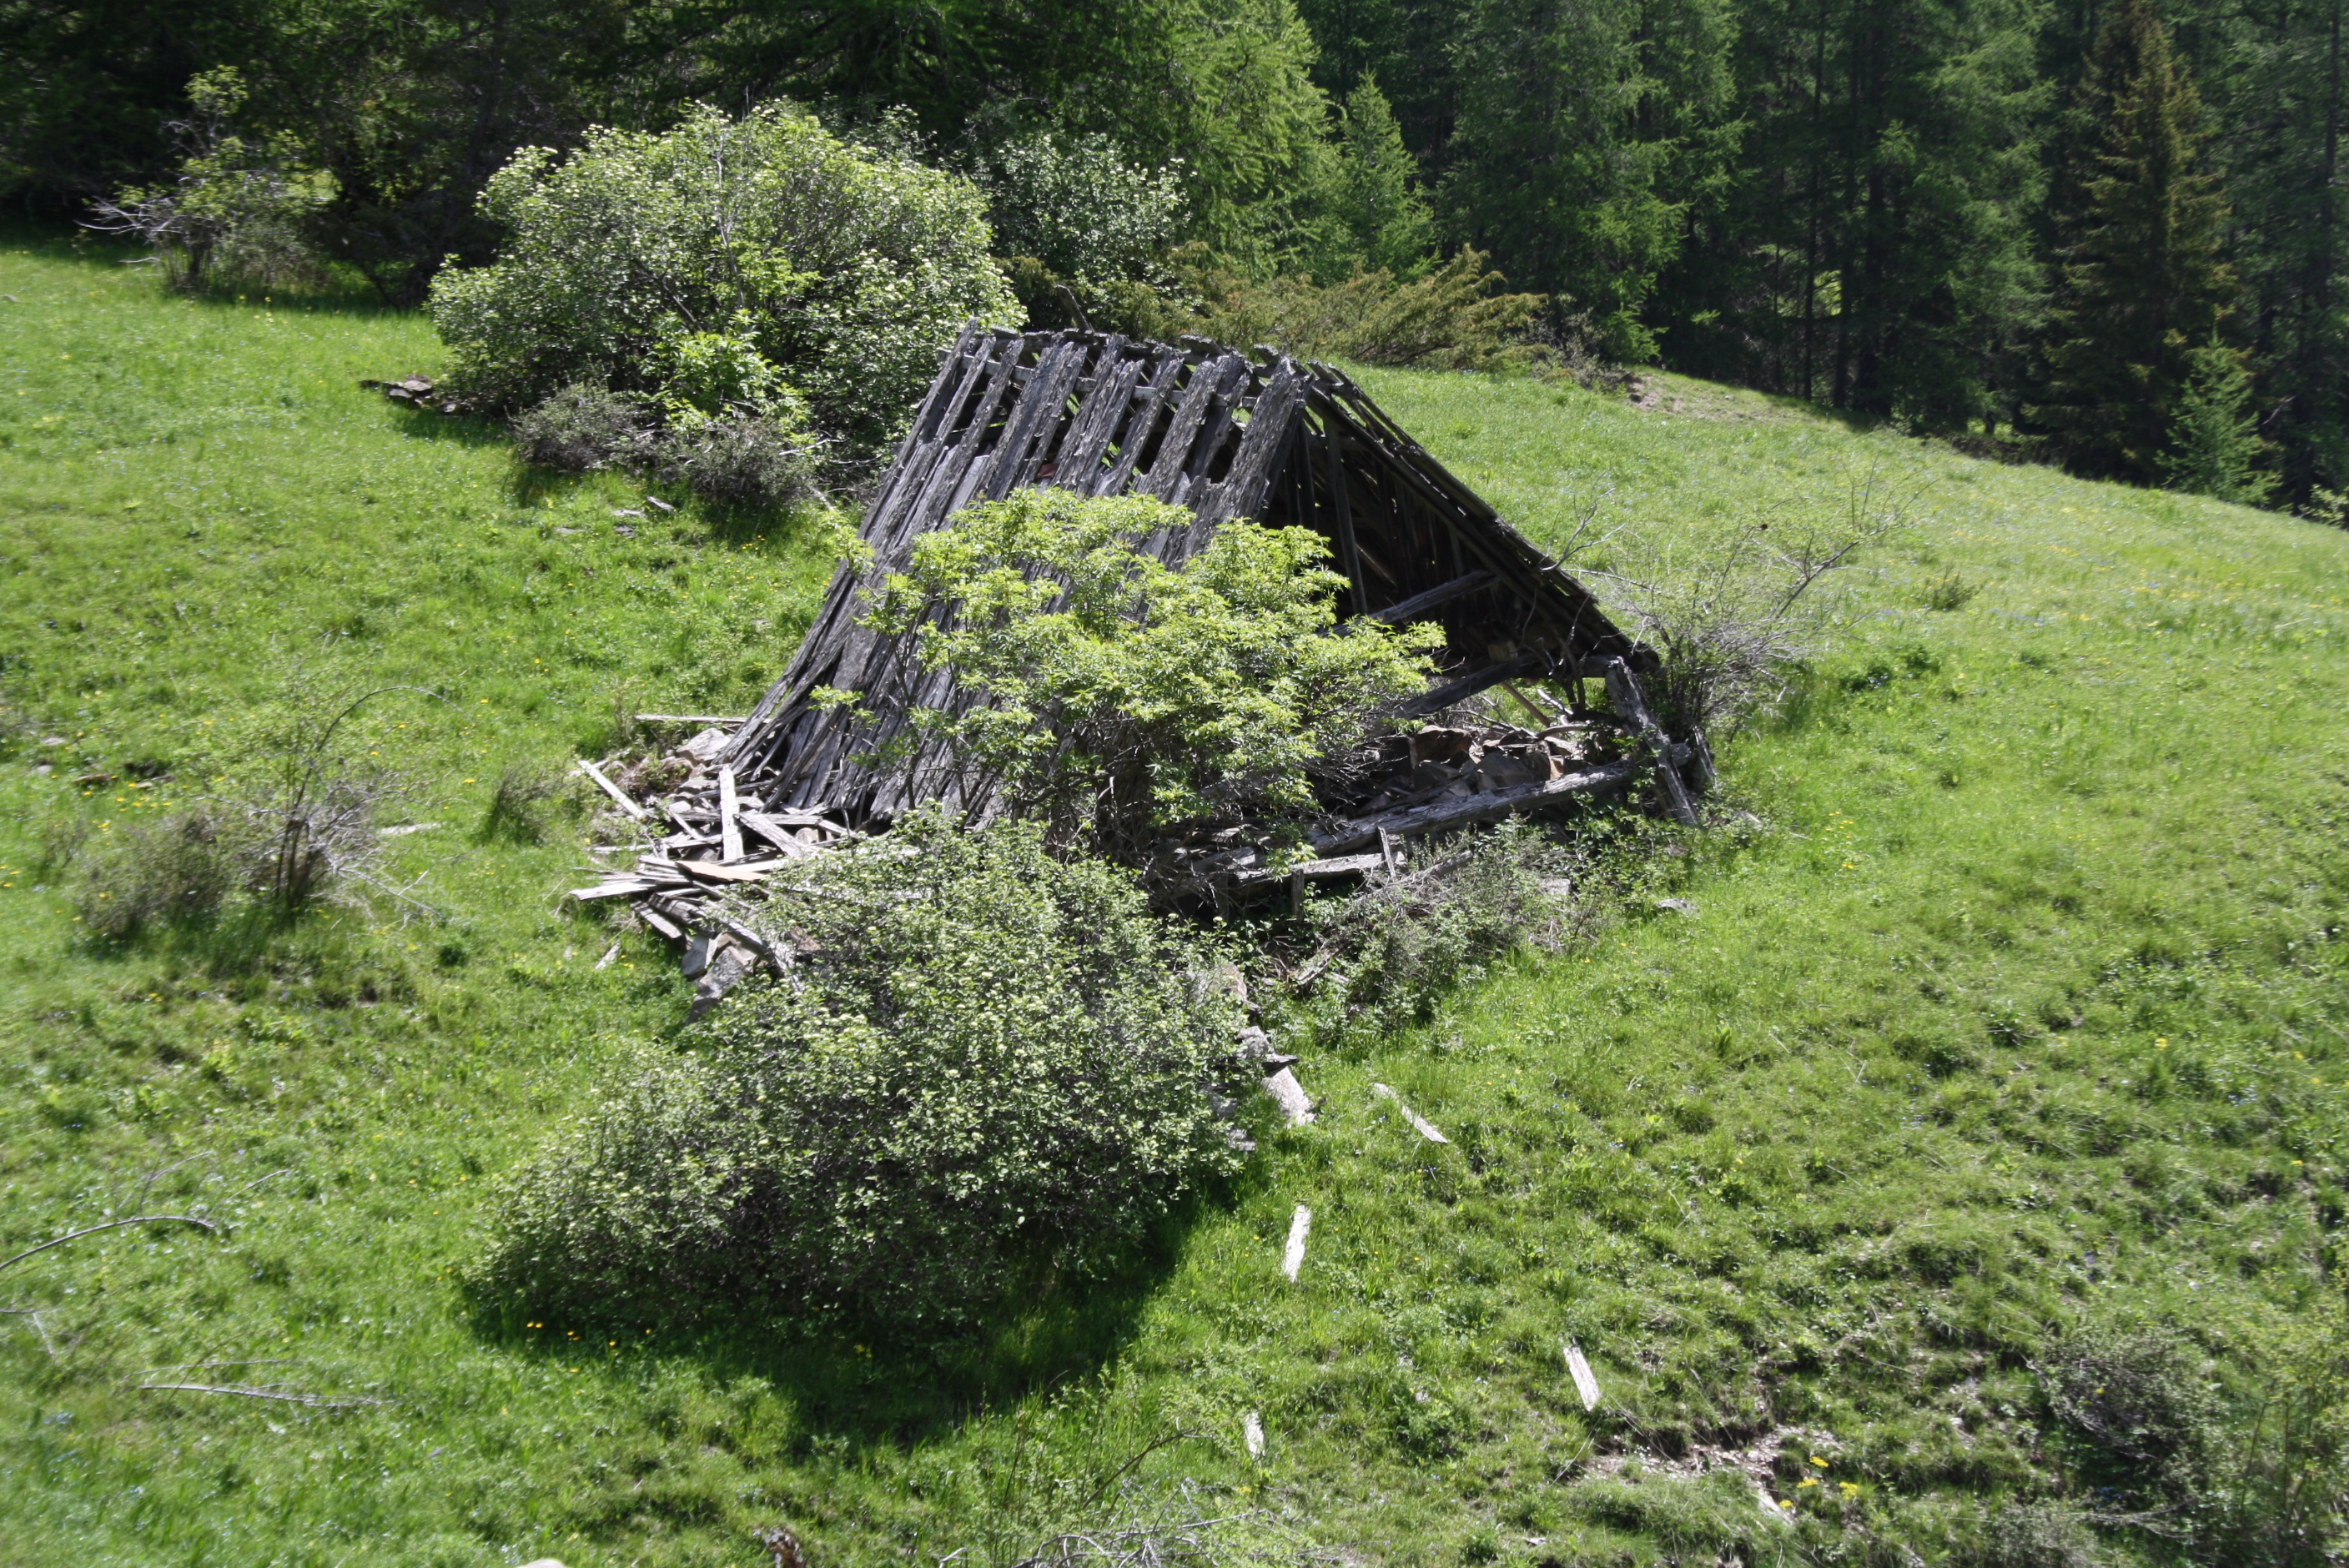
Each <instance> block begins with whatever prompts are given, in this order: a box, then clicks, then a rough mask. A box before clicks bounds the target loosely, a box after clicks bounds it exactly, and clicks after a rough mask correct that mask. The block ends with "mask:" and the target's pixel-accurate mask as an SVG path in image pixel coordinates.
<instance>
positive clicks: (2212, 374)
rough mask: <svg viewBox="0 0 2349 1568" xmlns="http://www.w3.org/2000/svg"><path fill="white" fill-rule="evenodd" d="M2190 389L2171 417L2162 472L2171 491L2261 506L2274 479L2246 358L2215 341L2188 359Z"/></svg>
mask: <svg viewBox="0 0 2349 1568" xmlns="http://www.w3.org/2000/svg"><path fill="white" fill-rule="evenodd" d="M2188 358H2189V375H2188V377H2187V382H2186V389H2185V390H2184V391H2183V392H2181V393H2180V394H2179V395H2178V407H2177V409H2176V411H2175V412H2174V413H2172V415H2171V416H2170V421H2169V449H2168V451H2166V452H2164V453H2163V454H2162V457H2161V471H2162V475H2163V477H2164V478H2165V479H2166V480H2168V484H2169V488H2170V489H2172V490H2187V491H2189V492H2190V493H2192V494H2195V495H2207V496H2211V497H2214V498H2216V499H2217V500H2231V501H2236V502H2239V503H2240V504H2241V505H2244V506H2261V505H2264V504H2265V503H2266V501H2267V499H2268V496H2269V494H2270V493H2271V491H2272V490H2274V489H2275V482H2276V481H2275V476H2274V475H2273V474H2269V473H2262V472H2261V471H2260V460H2261V458H2262V457H2263V456H2264V455H2265V454H2266V451H2267V443H2266V442H2264V441H2262V440H2261V439H2260V434H2259V417H2258V416H2257V415H2256V414H2254V413H2253V412H2252V411H2251V377H2250V375H2249V374H2248V373H2246V372H2245V370H2244V368H2243V356H2242V355H2241V353H2240V351H2238V350H2236V349H2232V348H2230V347H2228V346H2226V345H2225V344H2223V343H2220V341H2218V339H2216V338H2213V339H2211V340H2210V342H2209V344H2208V345H2206V346H2203V347H2200V348H2197V349H2195V350H2193V351H2192V352H2191V353H2190V354H2189V356H2188Z"/></svg>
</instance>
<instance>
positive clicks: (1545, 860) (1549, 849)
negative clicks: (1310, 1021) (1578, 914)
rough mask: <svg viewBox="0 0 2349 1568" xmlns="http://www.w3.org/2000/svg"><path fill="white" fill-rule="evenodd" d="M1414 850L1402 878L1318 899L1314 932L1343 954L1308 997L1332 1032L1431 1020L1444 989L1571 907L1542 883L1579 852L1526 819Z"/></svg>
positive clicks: (1349, 1034)
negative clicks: (1558, 842)
mask: <svg viewBox="0 0 2349 1568" xmlns="http://www.w3.org/2000/svg"><path fill="white" fill-rule="evenodd" d="M1408 853H1409V856H1410V861H1409V864H1408V868H1407V870H1406V873H1405V874H1404V875H1403V876H1402V877H1400V878H1398V879H1397V880H1395V881H1394V882H1390V883H1387V884H1386V885H1384V886H1380V887H1371V888H1366V889H1365V890H1364V891H1363V892H1361V893H1358V894H1356V895H1355V896H1354V897H1352V898H1349V899H1345V900H1342V901H1339V900H1322V901H1317V902H1316V903H1315V904H1314V905H1313V906H1312V910H1311V925H1312V929H1313V932H1314V937H1315V941H1316V943H1317V944H1318V945H1319V946H1320V947H1322V948H1324V949H1327V950H1329V951H1330V952H1331V953H1332V954H1334V955H1335V957H1334V961H1333V963H1332V965H1331V970H1332V973H1331V974H1330V977H1329V978H1328V979H1327V980H1326V981H1325V982H1323V984H1322V985H1320V986H1319V987H1318V988H1317V990H1316V991H1315V993H1314V995H1313V999H1312V1001H1311V1003H1310V1005H1309V1012H1311V1013H1312V1014H1313V1015H1314V1016H1315V1020H1316V1023H1317V1025H1318V1032H1319V1034H1320V1036H1321V1037H1322V1038H1324V1039H1326V1040H1330V1041H1332V1042H1333V1043H1334V1042H1337V1041H1340V1040H1348V1039H1353V1040H1360V1041H1362V1042H1364V1043H1367V1042H1369V1041H1371V1040H1375V1039H1378V1038H1381V1037H1384V1036H1387V1035H1390V1034H1392V1033H1393V1032H1394V1031H1395V1030H1397V1029H1401V1028H1405V1027H1408V1026H1412V1025H1414V1024H1424V1023H1426V1022H1428V1021H1429V1020H1430V1019H1431V1018H1432V1017H1433V1016H1434V1013H1435V1006H1436V1004H1437V1003H1438V1002H1439V1001H1440V1000H1442V998H1443V997H1444V995H1447V994H1449V993H1450V992H1452V991H1454V990H1455V989H1456V988H1458V987H1459V986H1461V985H1466V984H1468V983H1470V982H1472V981H1474V980H1475V979H1476V977H1477V976H1478V975H1481V974H1483V972H1484V967H1485V965H1486V964H1488V963H1489V962H1491V961H1492V960H1493V959H1494V958H1496V957H1498V956H1499V955H1500V954H1504V953H1506V952H1508V951H1509V950H1510V949H1512V948H1514V947H1516V946H1517V945H1519V944H1521V943H1524V942H1526V940H1527V939H1529V938H1532V937H1535V936H1537V935H1541V934H1545V933H1546V932H1547V930H1548V929H1549V928H1550V927H1551V926H1552V925H1553V923H1557V922H1558V921H1560V920H1561V919H1563V918H1564V917H1565V914H1566V904H1565V903H1564V901H1563V900H1561V899H1558V898H1555V897H1552V896H1551V895H1549V894H1547V893H1546V892H1544V891H1543V883H1544V882H1546V881H1552V880H1553V879H1562V878H1564V877H1566V876H1567V874H1568V872H1570V871H1572V870H1575V869H1577V866H1578V861H1577V859H1576V857H1574V856H1573V854H1572V853H1571V852H1570V851H1567V850H1565V849H1562V848H1560V847H1558V846H1557V845H1556V844H1553V843H1551V842H1550V841H1548V840H1547V839H1546V838H1545V837H1544V836H1543V834H1542V831H1541V830H1540V828H1539V827H1537V825H1535V824H1534V823H1531V822H1527V821H1525V820H1512V821H1508V822H1505V823H1503V824H1501V826H1500V827H1499V828H1498V829H1496V830H1493V831H1491V832H1483V833H1475V834H1469V835H1466V836H1464V837H1462V838H1460V839H1457V840H1454V841H1446V842H1442V843H1434V844H1421V845H1417V846H1414V847H1413V849H1412V850H1411V851H1408Z"/></svg>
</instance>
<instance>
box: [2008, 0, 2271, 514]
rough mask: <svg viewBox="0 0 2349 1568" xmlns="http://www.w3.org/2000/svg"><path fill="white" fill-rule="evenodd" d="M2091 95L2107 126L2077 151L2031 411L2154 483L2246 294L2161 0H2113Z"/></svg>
mask: <svg viewBox="0 0 2349 1568" xmlns="http://www.w3.org/2000/svg"><path fill="white" fill-rule="evenodd" d="M2081 97H2082V101H2083V104H2084V106H2085V108H2088V110H2089V111H2090V118H2091V119H2092V120H2093V121H2094V123H2095V136H2094V139H2093V140H2091V141H2089V142H2088V144H2087V145H2086V146H2085V147H2079V148H2076V149H2075V150H2074V153H2073V158H2072V174H2071V178H2070V179H2069V180H2068V181H2066V185H2067V188H2068V189H2069V190H2071V191H2075V192H2076V199H2075V200H2076V207H2075V210H2074V211H2070V212H2066V213H2064V214H2061V215H2060V217H2059V228H2058V233H2059V234H2060V235H2061V237H2062V238H2063V240H2064V251H2063V270H2062V273H2061V279H2060V282H2059V284H2058V285H2057V292H2056V311H2055V315H2054V319H2053V321H2052V323H2051V333H2050V341H2049V344H2048V347H2047V352H2046V367H2047V377H2046V383H2045V388H2044V395H2043V397H2042V398H2041V400H2040V402H2039V404H2038V406H2037V407H2035V408H2034V409H2033V410H2032V417H2033V419H2034V420H2035V421H2037V422H2038V423H2039V424H2041V425H2043V426H2044V427H2045V428H2048V429H2049V430H2051V431H2053V432H2054V435H2055V436H2056V438H2057V439H2058V441H2059V442H2060V443H2061V445H2062V448H2063V449H2064V454H2065V456H2066V458H2067V459H2068V460H2070V461H2071V462H2072V463H2073V464H2074V466H2075V467H2077V468H2078V469H2081V470H2082V471H2084V472H2087V473H2091V474H2096V475H2100V476H2108V477H2113V478H2118V479H2127V480H2137V481H2138V482H2140V483H2148V484H2149V483H2156V482H2158V481H2159V480H2160V479H2161V477H2162V468H2161V458H2162V454H2163V453H2164V451H2165V450H2166V449H2168V447H2169V446H2170V444H2171V431H2170V424H2171V419H2172V416H2173V413H2174V411H2175V409H2176V407H2177V406H2178V400H2179V398H2180V397H2182V396H2183V394H2184V392H2185V389H2186V388H2187V387H2188V386H2189V383H2190V382H2191V380H2192V378H2193V376H2194V371H2195V364H2194V357H2193V355H2194V351H2195V350H2196V349H2198V348H2199V347H2201V346H2204V345H2205V344H2207V343H2209V341H2210V339H2211V337H2212V335H2214V334H2215V333H2216V332H2217V330H2218V325H2219V322H2220V318H2221V317H2222V316H2224V315H2227V314H2228V311H2229V308H2230V305H2231V304H2232V303H2233V300H2234V297H2235V292H2236V284H2235V274H2234V271H2233V269H2232V268H2231V267H2230V266H2229V265H2228V264H2227V263H2226V262H2225V261H2224V260H2223V259H2222V257H2221V254H2220V246H2221V243H2222V242H2223V240H2224V237H2225V225H2226V222H2227V215H2228V213H2227V200H2226V196H2225V193H2224V191H2223V190H2222V189H2221V183H2220V178H2219V176H2218V175H2216V174H2214V173H2211V172H2209V171H2207V170H2203V169H2201V168H2200V167H2199V164H2200V161H2201V150H2202V142H2203V131H2202V128H2201V119H2202V100H2201V95H2200V94H2199V93H2198V92H2197V91H2196V90H2195V87H2194V83H2193V81H2192V79H2191V78H2190V77H2189V75H2188V73H2187V71H2186V68H2185V67H2184V65H2183V64H2182V63H2181V62H2180V61H2179V60H2178V56H2177V52H2176V50H2175V49H2174V48H2173V47H2172V46H2171V42H2170V36H2169V29H2168V27H2167V26H2164V25H2163V23H2162V20H2161V18H2160V17H2159V16H2158V15H2156V14H2155V12H2154V10H2153V7H2152V5H2151V3H2150V0H2113V3H2112V9H2111V11H2110V12H2109V14H2108V15H2106V20H2105V23H2104V26H2103V27H2102V29H2101V30H2100V31H2099V33H2098V35H2097V38H2096V46H2095V54H2094V56H2093V57H2092V58H2091V61H2090V66H2089V70H2088V74H2087V77H2086V78H2085V81H2084V82H2083V83H2082V86H2081Z"/></svg>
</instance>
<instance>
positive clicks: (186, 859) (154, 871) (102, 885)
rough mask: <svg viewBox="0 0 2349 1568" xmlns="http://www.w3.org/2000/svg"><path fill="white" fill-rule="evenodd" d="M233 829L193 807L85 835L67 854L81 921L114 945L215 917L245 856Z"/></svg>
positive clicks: (247, 856)
mask: <svg viewBox="0 0 2349 1568" xmlns="http://www.w3.org/2000/svg"><path fill="white" fill-rule="evenodd" d="M237 825H238V824H236V823H235V822H234V820H229V821H227V822H225V823H224V822H223V820H222V818H221V817H220V816H219V815H218V814H217V813H215V812H213V811H212V810H204V809H198V810H191V811H179V812H174V813H172V814H171V816H169V817H166V818H163V819H161V820H158V821H152V822H136V821H126V822H124V823H122V824H121V825H120V826H119V827H115V828H110V829H109V830H107V831H106V832H104V833H103V834H97V835H90V836H88V837H85V838H84V839H83V841H82V843H81V846H80V851H79V852H78V854H76V855H75V856H74V862H75V871H76V872H77V873H78V875H77V877H76V882H75V888H74V907H75V908H76V909H77V910H78V912H79V913H80V914H81V919H82V923H83V924H85V925H87V926H88V928H89V929H90V930H91V931H93V932H95V933H96V934H98V935H100V936H105V937H111V938H113V939H115V940H116V941H121V940H124V939H126V938H129V937H131V936H135V935H137V934H139V933H140V932H141V931H144V930H146V929H147V928H149V927H150V926H154V925H166V924H171V923H178V922H185V921H200V920H205V919H209V918H210V917H211V916H212V915H213V914H216V913H219V911H220V908H221V905H222V903H225V902H226V901H227V899H228V897H229V895H230V894H232V893H233V892H236V891H237V890H238V887H239V884H240V883H241V882H243V880H244V878H243V875H242V874H241V873H242V872H243V871H244V870H245V869H246V868H245V867H244V866H243V865H242V864H240V862H241V861H249V859H250V853H249V851H250V850H251V847H252V846H251V845H250V844H241V843H239V842H238V839H239V837H240V836H242V835H239V834H237V833H236V831H235V829H236V826H237ZM224 826H226V827H227V828H228V831H227V832H226V833H223V831H222V829H223V827H224Z"/></svg>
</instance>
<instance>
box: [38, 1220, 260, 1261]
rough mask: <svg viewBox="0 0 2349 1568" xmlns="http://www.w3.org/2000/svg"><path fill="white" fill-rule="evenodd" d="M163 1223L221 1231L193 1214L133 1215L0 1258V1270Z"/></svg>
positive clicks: (88, 1227) (216, 1226)
mask: <svg viewBox="0 0 2349 1568" xmlns="http://www.w3.org/2000/svg"><path fill="white" fill-rule="evenodd" d="M161 1221H170V1222H174V1223H177V1224H181V1225H194V1226H197V1227H198V1228H200V1229H202V1230H206V1231H212V1232H218V1231H219V1229H220V1227H219V1226H218V1225H216V1224H214V1223H212V1222H211V1221H210V1220H204V1219H199V1218H198V1217H196V1216H195V1215H193V1214H133V1215H132V1216H131V1217H130V1218H129V1219H127V1220H109V1221H107V1222H106V1223H104V1224H102V1225H85V1226H84V1227H82V1228H81V1229H80V1230H78V1231H72V1232H68V1233H67V1234H65V1235H62V1236H59V1237H57V1239H56V1240H54V1241H47V1242H43V1243H41V1244H40V1245H39V1246H37V1247H26V1249H25V1250H24V1251H23V1252H21V1253H17V1254H16V1256H15V1257H13V1258H0V1269H5V1268H6V1267H7V1266H8V1265H9V1264H19V1263H23V1262H24V1261H25V1260H26V1258H29V1257H31V1256H32V1255H33V1254H34V1253H46V1252H47V1251H48V1250H49V1249H50V1248H51V1247H61V1246H64V1245H65V1244H66V1243H67V1242H72V1241H78V1240H80V1239H81V1238H82V1237H84V1236H94V1235H96V1234H98V1232H100V1231H117V1230H120V1229H121V1228H122V1227H123V1226H125V1225H145V1224H152V1223H155V1222H161Z"/></svg>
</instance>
